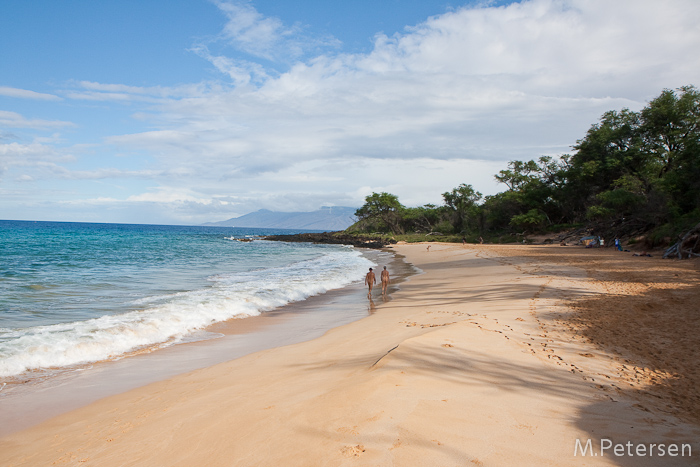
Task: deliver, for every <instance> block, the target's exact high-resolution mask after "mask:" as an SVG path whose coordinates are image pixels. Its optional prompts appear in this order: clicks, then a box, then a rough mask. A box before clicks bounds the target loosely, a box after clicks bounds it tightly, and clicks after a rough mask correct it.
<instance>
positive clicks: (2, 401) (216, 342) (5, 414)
mask: <svg viewBox="0 0 700 467" xmlns="http://www.w3.org/2000/svg"><path fill="white" fill-rule="evenodd" d="M363 254H365V255H366V256H368V257H369V258H370V259H371V260H372V261H374V262H376V261H378V260H379V259H380V258H384V259H385V263H386V264H390V265H391V266H390V268H392V269H393V270H396V272H397V277H396V279H397V280H396V283H395V284H392V288H391V290H390V292H394V291H395V290H396V289H397V286H398V284H400V283H401V282H404V281H405V280H406V279H407V278H408V277H410V275H412V273H411V272H410V266H409V265H407V264H406V263H404V262H403V261H402V260H401V258H400V257H398V256H397V255H396V254H394V253H393V252H391V251H390V250H385V251H376V250H374V251H370V250H367V251H364V252H363ZM389 299H390V296H389ZM370 305H371V306H370ZM372 312H374V304H373V303H371V304H368V303H367V297H366V290H365V288H364V286H363V285H362V284H361V283H359V279H358V282H356V283H353V284H350V285H348V286H346V287H343V288H341V289H335V290H330V291H328V292H326V293H324V294H320V295H314V296H311V297H308V298H306V299H305V300H302V301H300V302H292V303H289V304H287V305H285V306H282V307H280V308H277V309H275V310H271V311H268V312H264V313H262V314H261V315H259V316H251V317H246V318H238V319H232V320H228V321H223V322H218V323H214V324H212V325H211V326H209V327H208V328H206V329H204V330H202V331H201V333H203V334H209V335H218V336H219V337H209V338H206V337H205V338H202V339H200V340H195V341H191V342H184V343H180V344H176V345H172V346H168V347H163V348H155V349H146V350H143V351H140V352H135V353H133V354H129V355H127V356H123V357H121V358H118V359H114V360H107V361H99V362H93V363H91V364H86V365H81V366H79V367H76V368H72V369H61V370H59V371H58V372H56V373H55V374H52V375H47V376H39V377H36V376H34V377H33V378H30V379H28V380H27V379H26V378H17V379H18V380H20V382H19V383H14V384H12V383H10V384H8V385H7V386H5V387H4V388H3V390H2V391H0V438H1V437H3V436H7V435H10V434H12V433H14V432H17V431H21V430H23V429H27V428H30V427H32V426H34V425H37V424H39V423H41V422H43V421H45V420H47V419H49V418H51V417H54V416H58V415H60V414H63V413H66V412H69V411H71V410H76V409H79V408H81V407H84V406H86V405H88V404H90V403H92V402H94V401H97V400H99V399H102V398H104V397H109V396H114V395H117V394H121V393H124V392H127V391H130V390H133V389H137V388H139V387H142V386H145V385H148V384H151V383H154V382H158V381H163V380H166V379H169V378H173V377H176V376H177V375H180V374H183V373H187V372H190V371H195V370H197V369H201V368H206V367H210V366H213V365H216V364H218V363H223V362H226V361H230V360H234V359H237V358H241V357H243V356H245V355H249V354H251V353H255V352H259V351H261V350H266V349H270V348H274V347H282V346H285V345H290V344H295V343H299V342H303V341H306V340H311V339H314V338H317V337H319V336H320V335H322V334H323V333H325V332H326V331H328V330H329V329H332V328H334V327H337V326H341V325H343V324H347V323H349V322H352V321H355V320H358V319H362V318H364V317H365V316H368V315H369V314H370V313H372Z"/></svg>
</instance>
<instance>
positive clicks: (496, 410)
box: [0, 244, 700, 467]
mask: <svg viewBox="0 0 700 467" xmlns="http://www.w3.org/2000/svg"><path fill="white" fill-rule="evenodd" d="M395 250H396V251H398V252H399V253H400V254H402V255H405V256H406V258H407V260H408V261H409V262H411V263H413V264H415V265H416V266H417V267H419V268H420V269H422V270H423V271H424V274H421V275H418V276H413V277H411V279H410V280H409V281H408V282H406V283H405V284H402V286H401V289H400V290H398V291H396V292H395V293H393V295H392V298H393V299H392V300H390V301H388V302H386V303H376V302H377V299H378V291H377V294H376V295H375V303H376V312H374V313H372V314H371V315H370V316H368V317H366V318H363V319H361V320H359V321H354V322H351V323H349V324H345V325H343V326H340V327H336V328H334V329H331V330H330V331H328V332H326V333H325V334H324V335H323V336H321V337H319V338H316V339H313V340H311V341H307V342H302V343H297V344H293V345H288V346H284V347H276V348H272V349H268V350H263V351H260V352H256V353H253V354H249V355H246V356H243V357H241V358H237V359H235V360H231V361H227V362H225V363H221V364H217V365H214V366H211V367H207V368H203V369H200V370H196V371H193V372H190V373H187V374H183V375H179V376H175V377H172V378H169V379H167V380H165V381H159V382H155V383H152V384H149V385H147V386H143V387H140V388H137V389H134V390H131V391H128V392H125V393H122V394H118V395H115V396H111V397H107V398H105V399H102V400H99V401H97V402H95V403H93V404H90V405H88V406H86V407H83V408H80V409H77V410H73V411H71V412H69V413H66V414H63V415H60V416H58V417H55V418H52V419H51V420H48V421H46V422H44V423H41V424H39V425H37V426H34V427H32V428H30V429H28V430H24V431H21V432H17V433H13V434H11V435H8V436H5V437H3V438H2V439H0V464H2V465H10V466H12V465H51V464H54V463H55V464H66V465H96V466H97V465H99V466H107V467H109V466H117V465H119V466H122V465H134V466H136V465H138V466H152V465H174V466H191V465H211V466H219V465H220V466H231V465H246V466H247V465H292V466H294V465H299V466H309V465H411V466H412V465H440V466H450V465H461V466H463V465H533V466H534V465H537V466H542V465H552V466H554V465H556V466H562V465H563V466H567V465H572V466H574V465H575V466H578V465H625V466H626V465H629V466H632V465H634V466H639V465H641V466H644V465H697V464H698V459H700V445H699V444H698V442H699V441H700V426H698V424H697V420H696V418H695V415H694V412H693V407H695V408H696V407H697V404H696V402H695V399H694V397H695V396H694V393H693V388H694V387H695V386H694V384H693V383H692V382H693V381H694V380H693V378H694V376H693V375H695V374H697V363H696V361H695V359H693V358H692V357H691V355H692V354H693V352H694V350H695V349H697V348H698V347H697V345H696V343H697V341H696V340H695V339H697V333H696V332H695V328H694V326H695V323H694V322H690V321H691V320H692V319H693V318H694V316H695V315H694V313H697V307H695V306H694V304H696V303H698V301H697V298H698V284H700V282H699V281H698V279H699V277H700V276H699V274H698V268H697V265H698V263H697V262H673V261H663V260H660V259H658V260H657V258H632V257H631V255H630V254H629V253H628V254H627V256H621V255H622V254H617V253H616V252H612V251H608V250H584V249H581V248H570V247H553V246H543V247H525V246H488V245H485V246H466V247H465V246H462V245H454V244H433V245H432V246H431V249H430V251H429V252H428V251H427V250H426V246H425V245H421V244H412V245H399V246H397V247H395ZM618 275H619V276H618ZM375 290H377V289H375ZM368 306H369V304H368ZM647 309H648V310H649V311H647ZM669 313H671V314H672V315H671V316H669ZM660 321H662V323H661V324H660V325H657V324H656V323H659V322H660ZM695 321H697V320H695ZM693 334H694V336H695V337H693ZM673 365H675V366H673ZM587 440H590V442H591V447H592V449H594V450H596V452H595V453H596V454H604V455H596V456H594V455H593V454H594V453H593V452H592V451H588V453H587V454H586V455H584V454H583V453H581V452H578V453H577V450H576V446H577V444H576V443H577V442H578V443H580V444H582V445H585V444H586V442H587ZM606 441H610V442H611V443H615V444H619V445H620V446H622V447H623V448H622V449H623V450H624V451H625V453H624V454H623V455H615V454H613V451H612V449H610V450H608V451H607V452H606V453H602V452H601V451H600V448H601V446H602V445H603V444H604V443H605V442H606ZM625 443H627V444H629V445H631V446H633V447H636V448H637V449H636V450H635V451H634V452H632V451H627V449H628V448H626V447H625V446H626V444H625ZM660 444H663V445H664V446H665V447H668V446H671V445H675V446H677V447H678V448H679V453H678V455H676V456H672V455H663V456H660V455H659V448H658V446H659V445H660ZM652 445H654V446H655V447H656V451H655V452H653V453H651V454H650V452H649V449H650V446H652ZM639 446H642V447H643V448H644V452H646V455H641V456H640V455H639V453H640V450H639ZM686 446H687V448H688V449H691V452H690V453H689V452H687V451H684V452H685V455H680V452H681V451H680V449H686ZM667 452H668V451H665V453H667Z"/></svg>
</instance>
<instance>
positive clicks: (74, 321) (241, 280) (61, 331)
mask: <svg viewBox="0 0 700 467" xmlns="http://www.w3.org/2000/svg"><path fill="white" fill-rule="evenodd" d="M275 233H291V232H290V231H288V230H271V229H241V228H222V227H189V226H155V225H123V224H86V223H56V222H24V221H0V379H2V378H14V377H18V376H21V375H26V374H28V373H36V372H42V371H54V370H61V369H69V368H75V367H78V366H80V365H84V364H88V363H91V362H96V361H102V360H110V359H119V358H123V357H124V356H127V355H129V354H132V353H135V352H139V351H141V350H143V349H154V348H158V347H163V346H170V345H173V344H178V343H182V342H188V341H193V340H201V339H207V338H214V337H216V336H215V335H212V334H211V333H208V332H206V328H207V327H208V326H210V325H212V324H214V323H216V322H220V321H226V320H229V319H245V318H246V317H250V316H256V315H259V314H261V313H263V312H265V311H269V310H272V309H275V308H277V307H279V306H282V305H285V304H288V303H291V302H294V301H300V300H304V299H306V298H308V297H310V296H312V295H316V294H320V293H323V292H326V291H329V290H332V289H338V288H342V287H344V286H346V285H348V284H350V283H352V282H355V281H358V280H359V281H361V280H362V279H363V277H364V274H365V272H366V270H367V268H368V267H371V266H373V265H374V263H373V262H372V261H370V260H369V259H367V258H366V257H365V256H363V255H362V254H361V253H360V252H358V251H357V250H355V249H354V248H351V247H344V246H335V245H313V244H307V243H284V242H270V241H265V240H261V239H259V236H261V235H269V234H275ZM241 240H250V241H241Z"/></svg>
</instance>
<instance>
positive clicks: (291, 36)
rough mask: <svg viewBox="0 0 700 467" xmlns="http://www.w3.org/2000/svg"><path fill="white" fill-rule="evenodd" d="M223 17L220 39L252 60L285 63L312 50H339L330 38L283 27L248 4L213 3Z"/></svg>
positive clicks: (243, 0)
mask: <svg viewBox="0 0 700 467" xmlns="http://www.w3.org/2000/svg"><path fill="white" fill-rule="evenodd" d="M215 3H216V5H217V6H218V7H219V9H220V10H221V11H222V12H223V13H224V14H225V15H226V18H227V20H228V21H227V23H226V25H225V26H224V29H223V31H222V33H221V39H222V40H224V41H226V42H228V43H229V44H230V45H231V46H233V47H234V48H236V49H237V50H240V51H242V52H245V53H247V54H250V55H252V56H254V57H259V58H263V59H266V60H270V61H282V62H287V61H289V60H290V59H292V60H294V59H298V58H300V57H302V56H303V55H305V54H306V53H308V52H309V51H311V50H318V49H319V48H323V47H338V46H339V45H340V42H339V41H338V40H337V39H335V38H333V37H313V36H310V35H308V34H306V33H305V32H304V28H303V27H302V26H301V25H298V24H295V25H285V24H284V22H283V21H282V20H281V19H279V18H276V17H270V16H264V15H262V14H261V13H260V12H259V11H257V10H256V9H255V7H254V6H253V4H252V3H251V2H250V1H246V0H238V1H221V0H218V1H215Z"/></svg>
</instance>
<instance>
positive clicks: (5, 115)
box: [0, 110, 74, 130]
mask: <svg viewBox="0 0 700 467" xmlns="http://www.w3.org/2000/svg"><path fill="white" fill-rule="evenodd" d="M0 126H5V127H10V128H30V129H40V130H45V129H49V128H65V127H71V126H74V124H73V123H71V122H62V121H58V120H40V119H27V118H25V117H24V116H22V115H20V114H18V113H17V112H10V111H7V110H0Z"/></svg>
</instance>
